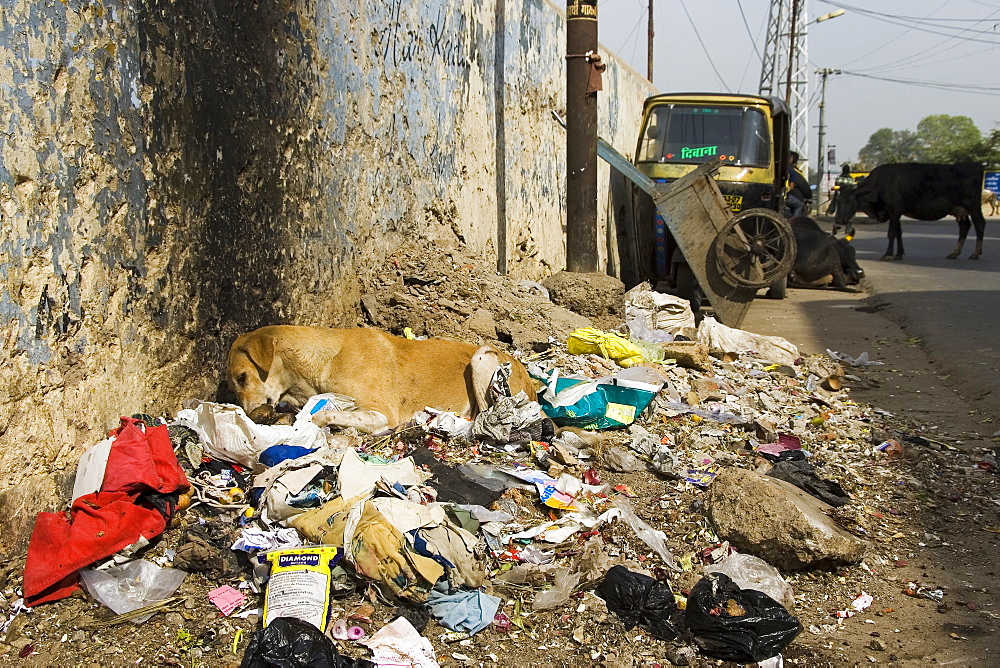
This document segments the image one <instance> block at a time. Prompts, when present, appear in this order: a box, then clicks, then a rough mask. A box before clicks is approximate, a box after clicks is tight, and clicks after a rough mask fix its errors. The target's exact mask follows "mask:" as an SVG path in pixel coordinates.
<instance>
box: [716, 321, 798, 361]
mask: <svg viewBox="0 0 1000 668" xmlns="http://www.w3.org/2000/svg"><path fill="white" fill-rule="evenodd" d="M698 342H699V343H704V344H705V345H707V346H708V348H709V350H711V351H712V352H721V353H740V354H742V353H750V354H752V355H754V356H756V357H759V358H760V359H764V360H767V361H769V362H776V363H778V364H789V365H791V364H795V360H796V359H798V357H799V349H798V348H796V347H795V345H794V344H792V343H790V342H789V341H787V340H786V339H783V338H781V337H780V336H764V335H763V334H754V333H753V332H747V331H744V330H742V329H734V328H732V327H726V326H725V325H723V324H722V323H721V322H719V321H718V320H716V319H715V318H713V317H711V316H708V317H706V318H705V319H704V320H702V321H701V324H700V325H698Z"/></svg>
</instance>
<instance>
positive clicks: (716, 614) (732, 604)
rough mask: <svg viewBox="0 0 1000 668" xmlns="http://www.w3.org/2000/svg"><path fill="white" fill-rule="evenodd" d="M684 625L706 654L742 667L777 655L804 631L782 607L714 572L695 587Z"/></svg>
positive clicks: (763, 594) (765, 596) (761, 594)
mask: <svg viewBox="0 0 1000 668" xmlns="http://www.w3.org/2000/svg"><path fill="white" fill-rule="evenodd" d="M684 621H685V623H686V624H687V628H688V631H690V632H691V633H692V634H693V635H694V640H695V642H696V643H698V646H699V647H701V649H702V651H704V652H705V654H708V655H709V656H711V657H714V658H716V659H722V660H724V661H735V662H737V663H753V662H755V661H763V660H764V659H770V658H771V657H772V656H777V655H778V654H781V651H782V650H783V649H785V647H787V646H788V644H789V643H790V642H792V640H794V639H795V636H797V635H798V634H799V633H800V632H801V631H802V624H801V623H800V622H799V620H798V619H796V618H795V617H794V616H792V614H791V613H789V612H788V610H786V609H785V607H784V606H783V605H781V604H780V603H778V602H777V601H775V600H774V599H773V598H771V597H770V596H768V595H767V594H765V593H763V592H760V591H757V590H755V589H740V588H739V587H738V586H737V585H736V584H735V583H734V582H733V581H732V580H731V579H730V578H729V576H728V575H726V574H725V573H711V574H709V575H707V576H705V577H703V578H702V579H701V580H699V581H698V584H696V585H695V586H694V588H693V589H691V595H690V596H688V600H687V610H686V611H685V613H684Z"/></svg>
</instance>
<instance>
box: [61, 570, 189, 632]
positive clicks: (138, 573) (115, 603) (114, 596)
mask: <svg viewBox="0 0 1000 668" xmlns="http://www.w3.org/2000/svg"><path fill="white" fill-rule="evenodd" d="M185 577H187V572H185V571H182V570H180V569H178V568H160V567H159V566H157V565H156V564H154V563H153V562H151V561H146V560H145V559H137V560H135V561H130V562H128V563H125V564H122V565H120V566H112V567H111V568H108V569H105V570H97V569H96V568H84V569H83V570H81V571H80V579H81V580H82V581H83V586H84V587H85V588H86V589H87V593H89V594H90V595H91V596H93V597H94V598H96V599H97V600H98V601H100V602H101V603H103V604H104V605H106V606H107V607H109V608H111V610H112V611H113V612H115V613H116V614H119V615H120V614H122V613H126V612H132V611H133V610H138V609H139V608H143V607H145V606H147V605H151V604H153V603H156V602H157V601H162V600H164V599H167V598H170V596H171V595H172V594H173V593H174V592H175V591H177V588H178V587H180V586H181V582H183V581H184V578H185ZM152 616H153V613H149V614H148V615H142V616H140V617H135V618H134V619H132V623H133V624H141V623H142V622H144V621H146V620H147V619H149V618H150V617H152Z"/></svg>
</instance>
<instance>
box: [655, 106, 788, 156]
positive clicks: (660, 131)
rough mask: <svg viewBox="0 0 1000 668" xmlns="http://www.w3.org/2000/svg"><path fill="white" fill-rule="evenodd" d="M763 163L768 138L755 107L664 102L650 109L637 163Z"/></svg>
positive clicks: (768, 149) (762, 117) (763, 118)
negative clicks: (716, 161)
mask: <svg viewBox="0 0 1000 668" xmlns="http://www.w3.org/2000/svg"><path fill="white" fill-rule="evenodd" d="M715 157H718V158H719V159H721V160H722V162H723V164H727V165H740V166H748V167H767V166H768V165H769V164H770V157H771V137H770V133H769V132H768V127H767V117H766V116H765V115H764V113H763V112H762V111H761V110H760V109H755V108H753V107H708V106H695V105H679V104H671V105H664V106H662V107H657V108H655V109H653V112H652V113H651V114H650V116H649V120H648V122H647V127H646V128H645V129H644V132H643V146H642V150H641V151H640V155H639V162H660V163H694V164H701V163H703V162H707V161H708V160H710V159H712V158H715Z"/></svg>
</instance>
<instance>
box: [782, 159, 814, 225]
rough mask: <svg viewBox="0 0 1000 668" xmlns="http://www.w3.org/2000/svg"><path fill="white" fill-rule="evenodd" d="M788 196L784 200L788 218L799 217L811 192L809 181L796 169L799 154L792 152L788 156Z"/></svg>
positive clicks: (810, 196) (809, 198) (810, 197)
mask: <svg viewBox="0 0 1000 668" xmlns="http://www.w3.org/2000/svg"><path fill="white" fill-rule="evenodd" d="M788 161H789V167H790V169H789V170H788V182H789V188H788V196H787V197H786V198H785V205H786V206H787V208H788V217H789V218H792V217H794V216H801V215H802V214H803V213H804V212H805V208H806V202H808V201H809V200H811V199H812V190H811V189H810V188H809V181H807V180H806V177H804V176H802V173H801V172H800V171H799V170H798V167H796V164H797V163H798V161H799V154H798V153H796V152H795V151H792V152H791V153H789V155H788Z"/></svg>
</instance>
